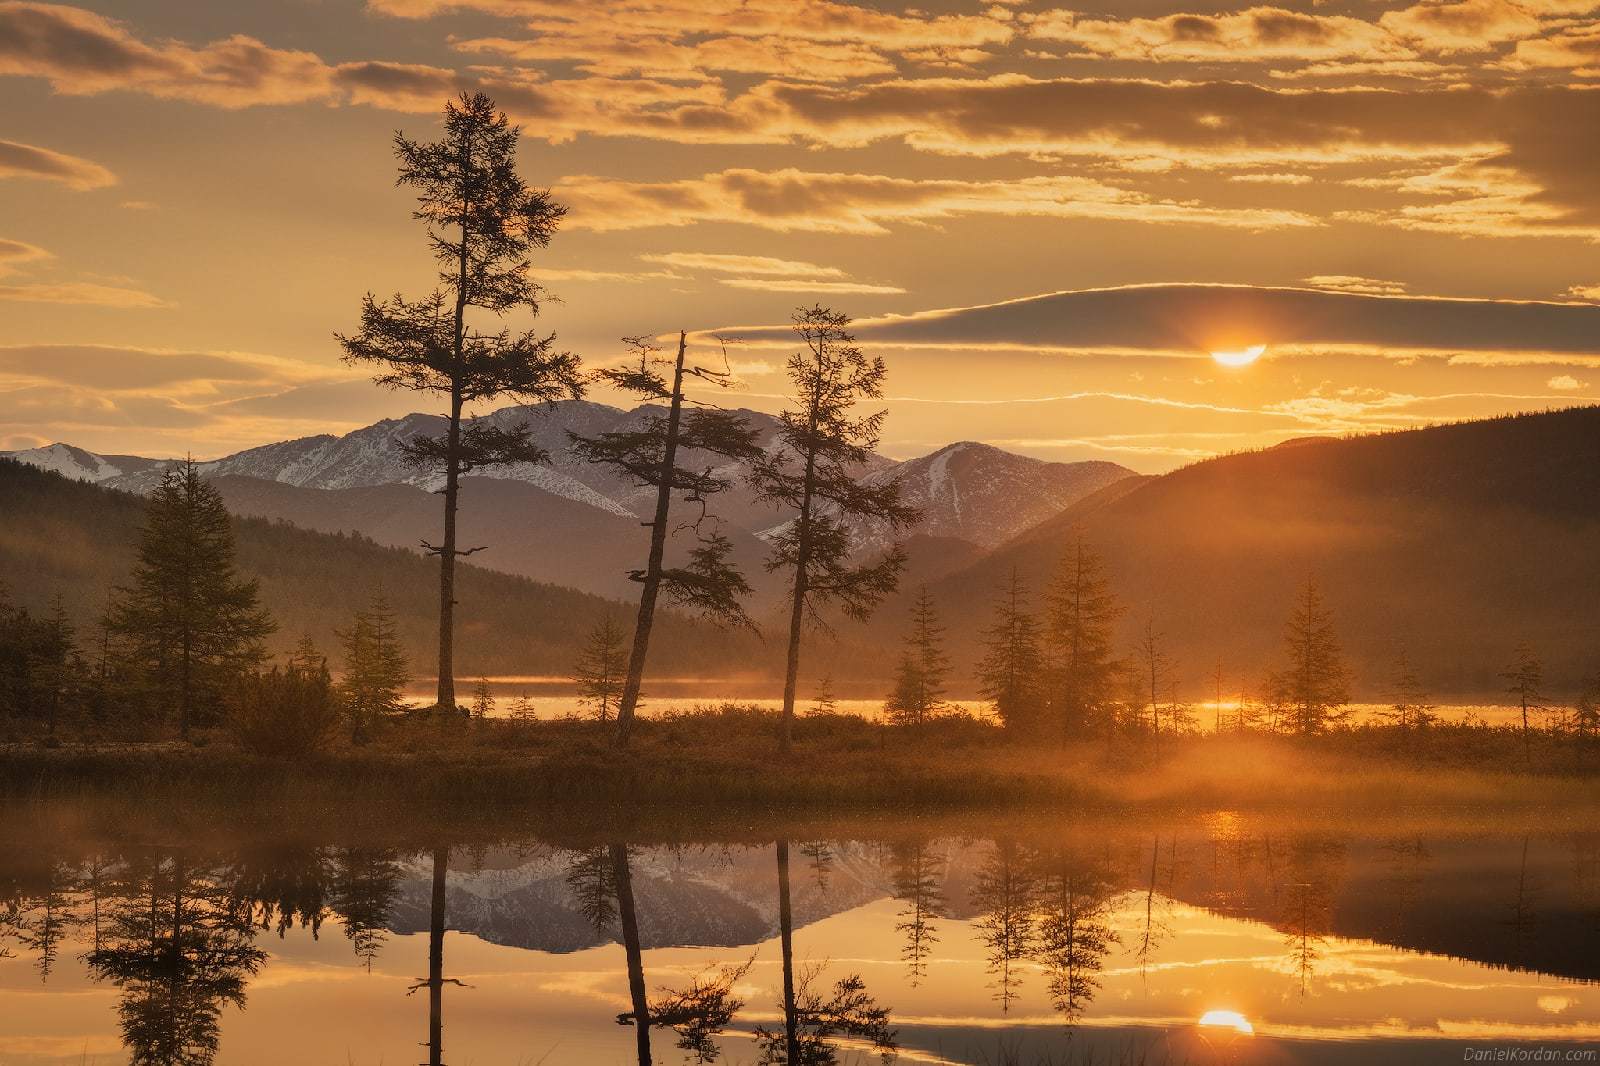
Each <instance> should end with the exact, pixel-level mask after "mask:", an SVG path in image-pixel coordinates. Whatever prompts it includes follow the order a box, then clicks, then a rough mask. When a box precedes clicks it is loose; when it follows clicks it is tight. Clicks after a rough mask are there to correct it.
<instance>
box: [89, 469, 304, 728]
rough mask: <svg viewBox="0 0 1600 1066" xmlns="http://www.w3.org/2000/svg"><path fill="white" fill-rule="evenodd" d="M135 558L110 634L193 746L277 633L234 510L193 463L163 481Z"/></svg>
mask: <svg viewBox="0 0 1600 1066" xmlns="http://www.w3.org/2000/svg"><path fill="white" fill-rule="evenodd" d="M138 560H139V561H138V564H137V565H136V566H135V567H134V570H133V580H132V582H131V583H130V584H129V585H126V586H122V587H119V588H118V589H117V590H116V598H115V600H114V601H113V603H112V605H111V608H110V610H109V611H108V613H107V616H106V627H107V629H108V630H109V631H110V632H111V633H112V634H114V635H115V636H116V637H117V638H118V640H119V642H120V644H121V645H122V648H123V649H124V652H125V654H126V655H127V656H128V658H129V659H130V660H131V661H132V663H133V665H134V667H135V669H136V670H137V671H138V672H139V673H140V675H142V677H143V678H144V680H145V681H146V683H147V684H148V685H149V686H150V688H151V689H152V690H153V692H154V694H155V695H156V698H157V699H158V700H159V701H160V703H161V704H162V706H163V707H164V708H165V709H167V710H169V711H175V712H176V717H177V720H178V733H179V735H181V736H183V737H184V738H186V739H187V738H188V736H189V730H190V727H191V726H193V725H194V724H195V722H196V719H197V717H200V716H201V712H204V711H206V710H207V709H210V708H214V706H215V705H216V703H217V701H218V698H219V697H220V695H221V693H222V690H223V688H224V687H225V686H226V685H227V683H228V682H229V680H230V679H233V678H236V677H237V676H238V675H239V674H241V673H242V672H243V671H244V670H246V669H248V668H249V667H251V666H255V665H258V664H259V663H261V662H262V661H263V660H264V659H265V658H266V652H265V649H264V648H263V646H262V641H263V640H265V639H266V637H267V636H269V635H270V634H271V633H272V632H273V631H274V630H275V629H276V628H277V627H276V625H275V624H274V623H273V621H272V619H271V618H270V617H269V616H268V615H267V612H266V611H265V610H264V609H263V608H262V607H261V605H260V602H259V590H258V588H257V585H256V582H255V581H254V580H248V581H247V580H243V579H241V578H240V577H239V574H238V571H237V570H236V568H235V566H234V539H233V523H232V520H231V519H230V518H229V516H228V509H227V507H225V506H224V505H223V502H222V496H221V494H220V493H218V492H217V490H216V489H215V488H213V487H212V486H211V485H210V484H208V483H207V482H206V481H204V480H203V479H202V478H201V477H200V472H199V470H198V469H196V467H195V464H194V463H193V462H192V461H186V462H184V463H183V464H182V465H180V466H177V467H174V468H172V469H171V470H168V471H167V472H166V473H165V474H163V475H162V477H161V484H160V485H159V486H157V488H156V490H155V492H154V494H152V496H151V497H150V501H149V503H148V505H147V506H146V509H145V523H144V528H143V529H142V530H141V531H140V534H139V556H138Z"/></svg>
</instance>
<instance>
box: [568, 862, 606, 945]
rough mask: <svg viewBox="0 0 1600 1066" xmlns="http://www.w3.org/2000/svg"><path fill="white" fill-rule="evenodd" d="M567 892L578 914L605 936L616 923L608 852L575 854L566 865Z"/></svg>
mask: <svg viewBox="0 0 1600 1066" xmlns="http://www.w3.org/2000/svg"><path fill="white" fill-rule="evenodd" d="M567 888H568V890H569V891H571V892H572V894H573V896H574V897H575V898H576V899H577V901H578V913H580V914H582V915H583V916H584V918H585V919H586V920H587V921H588V922H589V924H590V925H591V926H593V927H594V931H595V933H596V934H598V935H604V934H605V932H606V930H607V929H609V928H610V926H611V925H612V923H613V922H615V921H616V920H617V883H616V868H615V866H614V865H613V864H612V861H611V852H610V849H608V848H590V849H588V850H586V851H579V852H575V853H574V854H573V856H572V858H571V859H570V860H568V862H567Z"/></svg>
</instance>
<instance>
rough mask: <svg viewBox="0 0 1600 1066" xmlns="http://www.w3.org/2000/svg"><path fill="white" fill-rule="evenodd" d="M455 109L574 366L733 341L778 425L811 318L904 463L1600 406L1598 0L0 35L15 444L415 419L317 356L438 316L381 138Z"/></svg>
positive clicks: (1157, 447)
mask: <svg viewBox="0 0 1600 1066" xmlns="http://www.w3.org/2000/svg"><path fill="white" fill-rule="evenodd" d="M479 87H481V88H484V89H485V90H486V91H488V92H489V93H490V94H491V95H493V96H494V97H495V98H496V99H497V100H498V101H499V102H500V104H501V105H502V106H503V107H504V108H505V109H506V110H508V111H509V112H510V113H511V114H512V115H513V117H514V118H515V119H516V120H517V121H519V122H520V123H521V124H522V125H523V126H524V128H525V139H524V144H523V149H522V166H523V171H524V173H525V175H526V176H527V177H528V178H529V180H530V181H533V182H535V183H537V184H543V185H549V186H552V187H553V188H554V189H556V190H557V193H558V198H560V199H561V200H563V201H564V202H566V203H567V204H569V205H570V207H571V213H570V215H569V216H568V222H567V225H566V227H565V228H564V229H563V231H562V232H561V233H560V234H559V235H558V236H557V238H556V240H555V242H554V243H553V244H552V246H551V248H550V249H549V251H548V252H547V253H545V254H544V255H542V256H541V258H540V260H539V262H538V270H539V272H540V275H541V277H542V279H543V280H544V281H545V282H546V284H547V285H548V286H549V288H550V289H551V291H552V292H553V293H554V294H555V295H557V296H559V297H560V298H561V302H560V303H557V304H552V305H550V306H549V307H548V308H547V309H546V314H545V320H546V324H547V325H548V326H549V327H551V328H554V329H555V330H557V331H558V332H559V334H560V336H561V338H562V340H563V343H565V344H566V345H567V346H569V347H570V348H572V349H573V350H574V351H577V352H579V353H580V354H582V355H584V356H585V357H586V358H589V359H591V360H594V361H597V362H598V361H604V360H608V359H611V358H614V357H615V356H616V355H617V354H618V352H619V350H620V346H619V344H618V343H617V338H619V337H621V336H624V335H632V334H640V333H665V332H668V331H676V330H678V329H680V328H682V329H688V330H691V331H698V332H699V333H700V334H701V335H702V336H703V337H709V336H711V335H713V334H715V335H718V336H721V337H723V338H726V339H728V340H729V341H731V342H733V343H732V344H731V346H730V349H729V350H730V354H731V355H732V358H733V360H734V362H735V364H736V366H737V367H738V368H739V369H740V370H741V372H742V374H743V376H744V380H745V382H746V386H747V387H746V390H745V394H744V396H743V398H742V400H741V401H740V402H743V403H746V404H748V405H749V406H752V407H757V408H761V409H766V410H773V409H776V407H777V406H779V405H780V403H781V400H780V396H781V393H782V391H783V384H784V383H783V380H782V377H781V375H780V374H779V373H777V371H778V370H779V368H780V367H781V364H782V357H783V354H784V347H783V345H784V340H783V338H782V337H781V335H779V334H780V333H781V330H775V329H774V327H781V326H782V325H783V323H785V322H786V321H787V318H788V315H789V313H790V311H791V310H792V309H793V308H794V306H795V305H797V304H800V303H812V302H818V301H820V302H822V303H825V304H831V305H833V306H835V307H838V308H840V309H843V310H845V311H847V312H849V313H850V314H852V315H853V316H855V317H856V318H857V319H859V320H861V321H860V326H861V328H860V333H861V336H862V339H863V341H864V342H866V343H867V345H868V347H869V349H870V350H875V351H881V352H882V354H884V355H885V357H886V358H887V359H888V360H889V364H890V379H889V386H888V392H889V397H890V398H889V400H888V403H887V406H888V407H889V410H890V417H889V420H888V423H887V426H886V434H885V442H884V449H883V450H884V451H885V452H887V453H888V454H891V455H894V456H896V457H907V456H911V455H916V454H921V453H924V452H927V451H930V450H932V449H934V448H936V447H938V446H940V445H943V444H945V443H948V442H949V441H951V440H957V439H974V440H984V441H988V442H991V443H994V444H997V445H1000V446H1002V447H1007V448H1011V449H1013V450H1017V451H1022V452H1025V453H1028V454H1032V455H1037V456H1040V457H1042V458H1050V459H1083V458H1097V459H1111V460H1115V461H1118V462H1122V463H1124V464H1126V465H1128V466H1131V467H1134V468H1135V469H1139V470H1150V471H1157V470H1163V469H1168V468H1171V467H1172V466H1175V465H1178V464H1181V463H1183V462H1187V461H1190V460H1192V459H1194V458H1197V457H1200V456H1204V455H1210V454H1214V453H1217V452H1223V451H1230V450H1237V449H1240V448H1246V447H1255V446H1261V445H1267V444H1272V443H1275V442H1277V441H1280V440H1284V439H1288V438H1292V437H1298V436H1305V435H1308V434H1314V433H1340V432H1348V431H1352V430H1361V429H1376V428H1387V427H1399V426H1409V425H1417V424H1422V423H1427V422H1432V421H1440V420H1447V419H1455V418H1462V417H1474V416H1482V415H1488V414H1493V413H1497V412H1502V411H1511V410H1526V409H1539V408H1545V407H1551V406H1565V405H1569V404H1572V403H1584V402H1594V398H1595V396H1596V394H1597V393H1600V179H1597V175H1600V0H1444V2H1437V0H1435V2H1422V3H1409V4H1408V3H1384V2H1378V0H1349V2H1342V0H1328V2H1313V0H1305V2H1298V0H1297V2H1294V3H1285V4H1283V5H1282V6H1275V5H1267V4H1263V5H1259V6H1253V7H1252V6H1247V5H1237V6H1229V5H1223V4H1216V3H1206V2H1195V3H1179V2H1170V3H1163V2H1157V0H1123V2H1120V3H1110V2H1102V3H1100V4H1099V5H1093V4H1070V5H1068V4H1058V3H1056V0H1020V2H1019V0H1005V2H986V3H968V2H956V0H943V2H934V3H925V4H922V5H919V6H917V7H914V8H913V7H906V6H902V5H899V4H888V3H880V4H874V3H867V2H857V3H851V2H845V0H614V2H613V0H277V2H262V3H252V4H219V3H214V2H210V0H119V2H110V0H106V2H100V3H94V4H91V5H88V6H76V5H56V4H46V3H33V2H27V0H0V324H3V329H0V447H10V448H17V447H26V446H29V445H32V444H36V443H42V442H47V441H53V440H65V441H68V442H70V443H74V444H78V445H81V446H83V447H88V448H92V449H94V450H97V451H102V452H122V453H138V454H178V453H183V452H185V451H189V452H193V453H194V454H195V455H197V456H214V455H218V454H222V453H225V452H229V451H233V450H237V449H239V448H242V447H248V446H250V445H254V444H260V443H266V442H268V441H273V440H279V439H284V438H288V437H295V436H303V435H307V434H311V433H319V432H345V431H348V430H350V429H354V428H357V427H358V426H360V425H363V424H366V423H368V422H370V421H372V420H374V419H376V418H379V417H383V416H387V415H398V414H403V413H405V412H406V411H409V410H418V409H421V410H431V409H432V407H431V405H430V402H429V401H427V400H424V399H419V398H416V397H412V396H407V395H395V394H386V393H383V392H380V391H378V390H377V389H375V388H373V387H371V386H370V385H368V384H366V383H365V379H364V378H363V376H362V375H361V374H359V373H357V372H352V371H351V370H349V369H347V368H345V367H343V366H342V365H341V364H340V363H339V359H338V349H337V346H336V344H335V342H334V340H333V333H334V332H335V331H337V330H349V329H351V328H353V327H354V325H355V322H356V314H357V310H358V304H359V301H360V298H361V295H362V294H363V293H364V292H366V291H368V290H369V289H370V290H373V291H376V292H379V293H389V292H394V291H403V292H408V293H412V294H417V293H420V292H421V291H423V290H424V289H425V288H426V287H427V286H428V284H429V283H430V279H431V277H432V270H433V268H432V265H431V263H430V261H429V259H428V256H427V250H426V246H425V244H424V242H423V239H422V236H421V234H420V233H419V231H418V229H417V227H416V224H415V223H413V222H412V221H411V220H410V218H409V209H410V204H409V202H408V199H407V194H406V193H404V192H403V191H401V190H397V189H395V188H394V187H393V173H394V166H393V159H392V157H391V155H390V145H389V138H390V136H391V134H392V132H393V131H394V130H395V129H397V128H399V129H404V130H405V131H406V132H407V133H408V134H410V135H412V136H416V137H430V136H433V135H434V133H435V131H436V129H437V116H438V112H439V110H440V108H441V106H442V103H443V101H444V99H445V98H447V97H448V96H449V95H451V94H453V93H455V92H457V91H459V90H461V89H465V88H479ZM1256 345H1265V346H1266V348H1265V352H1264V354H1263V355H1261V357H1260V358H1259V359H1257V360H1255V361H1254V362H1252V363H1250V364H1248V365H1245V366H1236V367H1226V366H1222V365H1220V364H1219V363H1218V362H1217V361H1216V360H1214V359H1213V358H1212V357H1211V355H1210V353H1211V352H1212V351H1237V350H1241V349H1249V348H1252V347H1253V346H1256ZM595 398H596V399H601V400H608V399H613V398H612V397H608V396H606V395H604V394H597V395H596V397H595Z"/></svg>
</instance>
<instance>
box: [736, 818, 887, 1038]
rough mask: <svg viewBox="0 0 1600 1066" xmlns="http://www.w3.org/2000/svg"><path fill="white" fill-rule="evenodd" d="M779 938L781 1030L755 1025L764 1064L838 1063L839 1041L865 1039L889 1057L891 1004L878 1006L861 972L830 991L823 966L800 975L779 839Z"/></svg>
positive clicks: (785, 850) (785, 848)
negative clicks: (823, 988) (822, 987)
mask: <svg viewBox="0 0 1600 1066" xmlns="http://www.w3.org/2000/svg"><path fill="white" fill-rule="evenodd" d="M776 850H777V856H778V943H779V946H780V950H781V952H782V954H783V960H782V961H783V1001H782V1002H781V1003H780V1004H779V1009H780V1010H782V1011H783V1030H782V1031H781V1032H780V1031H777V1030H774V1029H768V1028H766V1027H765V1026H759V1025H758V1026H757V1027H756V1046H757V1047H758V1048H760V1051H761V1058H760V1059H759V1060H758V1061H759V1062H760V1063H762V1064H763V1066H778V1064H783V1066H834V1064H835V1063H837V1062H838V1061H839V1047H838V1044H839V1041H841V1040H850V1041H852V1042H864V1043H867V1044H869V1045H871V1047H872V1048H873V1049H874V1050H875V1051H877V1052H878V1054H879V1055H880V1056H881V1057H882V1059H883V1061H884V1062H885V1063H887V1062H889V1060H890V1059H892V1058H893V1057H894V1055H895V1052H896V1050H897V1048H898V1045H897V1044H896V1042H895V1030H894V1028H893V1027H892V1026H891V1025H890V1024H889V1008H888V1007H884V1006H880V1005H879V1004H878V1002H877V1000H875V999H874V998H873V997H872V995H871V993H869V992H868V991H867V988H866V983H865V982H864V981H862V980H861V977H860V975H858V974H850V975H848V976H846V977H843V978H841V979H840V980H838V981H837V982H835V983H834V985H833V987H832V988H831V989H829V990H827V993H826V995H825V994H824V992H823V991H821V990H820V989H819V987H818V986H819V985H821V984H822V980H821V977H822V968H821V967H820V966H810V967H807V968H806V969H804V970H802V971H801V972H800V973H799V974H798V976H797V975H796V973H795V966H794V908H793V906H792V904H791V900H790V896H789V842H788V841H787V840H780V841H778V842H777V848H776Z"/></svg>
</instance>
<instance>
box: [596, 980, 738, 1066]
mask: <svg viewBox="0 0 1600 1066" xmlns="http://www.w3.org/2000/svg"><path fill="white" fill-rule="evenodd" d="M754 964H755V959H754V958H753V957H752V958H750V959H748V960H746V961H745V962H742V963H739V964H737V965H733V966H713V967H711V968H710V969H708V970H706V971H704V972H702V973H701V974H699V975H698V976H696V977H695V978H694V980H692V981H691V982H690V983H689V985H688V987H686V988H683V989H679V990H676V991H675V990H673V989H669V988H658V989H656V997H657V998H655V999H652V1000H650V1003H649V1009H648V1015H649V1019H650V1024H651V1025H653V1026H655V1027H657V1028H659V1029H671V1030H673V1031H674V1032H676V1033H677V1034H678V1048H679V1050H681V1051H686V1052H688V1053H689V1054H691V1055H693V1056H694V1058H695V1061H696V1062H700V1063H706V1062H715V1061H717V1059H718V1058H720V1057H721V1055H722V1049H721V1048H719V1047H718V1046H717V1039H716V1038H717V1037H718V1036H720V1035H721V1034H722V1031H723V1030H724V1029H726V1028H727V1027H728V1025H729V1024H730V1023H731V1022H732V1021H733V1018H734V1015H736V1014H738V1013H739V1011H740V1010H742V1009H743V1008H744V1000H742V999H738V998H736V997H735V996H734V994H733V989H734V986H735V985H737V984H738V983H739V982H740V981H741V980H743V979H744V976H745V975H746V974H748V973H749V972H750V967H751V966H753V965H754ZM625 1019H631V1015H626V1014H624V1015H619V1016H618V1018H617V1020H618V1021H619V1022H623V1021H624V1020H625Z"/></svg>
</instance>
